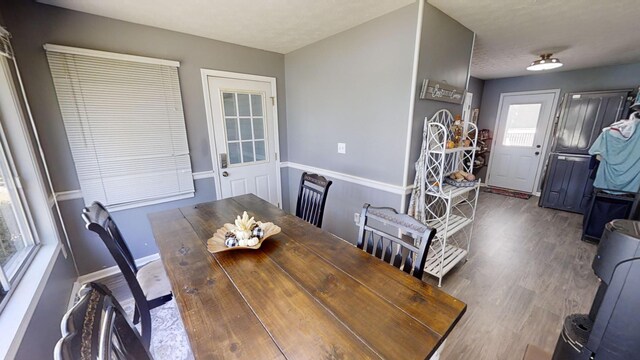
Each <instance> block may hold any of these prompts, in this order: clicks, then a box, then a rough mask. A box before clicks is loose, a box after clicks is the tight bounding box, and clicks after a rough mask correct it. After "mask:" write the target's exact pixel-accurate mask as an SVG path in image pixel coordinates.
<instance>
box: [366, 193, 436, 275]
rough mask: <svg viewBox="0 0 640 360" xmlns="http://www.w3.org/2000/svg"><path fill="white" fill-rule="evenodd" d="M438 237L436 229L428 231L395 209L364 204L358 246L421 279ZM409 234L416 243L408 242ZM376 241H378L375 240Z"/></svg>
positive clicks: (419, 223)
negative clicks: (430, 247)
mask: <svg viewBox="0 0 640 360" xmlns="http://www.w3.org/2000/svg"><path fill="white" fill-rule="evenodd" d="M373 222H375V223H376V225H375V226H374V224H373ZM387 228H393V230H394V231H398V232H399V233H401V234H404V235H403V236H402V237H399V236H395V235H392V234H390V231H388V230H386V229H387ZM435 234H436V230H435V229H431V228H429V227H428V226H426V225H425V224H423V223H421V222H420V221H418V220H416V219H414V218H412V217H410V216H409V215H406V214H399V213H398V212H397V211H396V210H394V209H392V208H383V207H373V206H370V205H369V204H365V205H364V207H363V208H362V212H361V214H360V223H359V231H358V240H357V242H356V246H357V247H358V248H360V249H363V250H364V251H366V252H368V253H369V254H371V255H374V256H375V257H377V258H379V259H381V260H383V261H384V262H386V263H389V264H391V265H393V266H395V267H397V268H399V269H402V270H403V271H404V272H406V273H408V274H412V275H413V276H415V277H417V278H418V279H422V274H423V273H424V266H425V262H426V259H427V253H428V250H429V246H430V245H431V241H432V240H433V238H434V236H435ZM407 235H408V236H409V237H410V238H411V239H412V241H413V243H410V242H407V240H406V237H407ZM376 239H378V241H375V240H376ZM385 246H386V247H385ZM394 248H395V251H394ZM383 249H384V251H383Z"/></svg>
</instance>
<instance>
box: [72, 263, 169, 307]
mask: <svg viewBox="0 0 640 360" xmlns="http://www.w3.org/2000/svg"><path fill="white" fill-rule="evenodd" d="M158 259H160V254H158V253H155V254H151V255H149V256H145V257H141V258H139V259H136V266H138V267H141V266H144V265H145V264H147V263H149V262H151V261H155V260H158ZM119 273H120V269H119V268H118V266H111V267H108V268H105V269H102V270H98V271H94V272H92V273H89V274H86V275H82V276H79V277H78V279H77V280H76V282H75V283H74V284H73V290H72V291H71V297H70V298H69V306H68V308H69V309H70V308H71V307H72V306H73V304H74V302H75V297H76V294H77V293H78V290H80V286H82V284H86V283H88V282H92V281H98V280H101V279H104V278H106V277H108V276H112V275H116V274H119Z"/></svg>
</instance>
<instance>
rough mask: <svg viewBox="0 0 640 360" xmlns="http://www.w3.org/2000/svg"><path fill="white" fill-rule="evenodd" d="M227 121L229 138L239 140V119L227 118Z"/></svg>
mask: <svg viewBox="0 0 640 360" xmlns="http://www.w3.org/2000/svg"><path fill="white" fill-rule="evenodd" d="M225 122H226V127H227V140H229V141H233V140H238V120H236V118H227V119H226V120H225Z"/></svg>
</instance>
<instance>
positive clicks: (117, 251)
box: [82, 201, 172, 347]
mask: <svg viewBox="0 0 640 360" xmlns="http://www.w3.org/2000/svg"><path fill="white" fill-rule="evenodd" d="M82 219H83V220H84V222H85V226H86V227H87V229H88V230H91V231H93V232H95V233H96V234H98V236H100V239H102V241H103V242H104V244H105V245H106V246H107V249H108V250H109V253H111V256H113V259H114V260H115V261H116V264H117V265H118V268H119V269H120V271H121V272H122V275H123V277H124V279H125V281H126V282H127V285H128V286H129V289H131V294H132V295H133V298H134V300H135V303H136V308H135V314H134V317H133V323H134V324H137V323H138V322H139V321H138V320H140V321H141V330H142V339H143V341H144V344H145V345H146V346H147V347H148V346H149V344H150V341H151V314H150V312H149V311H150V310H151V309H153V308H156V307H158V306H161V305H163V304H165V303H166V302H167V301H170V300H171V299H172V293H171V284H170V283H169V280H168V279H167V274H166V273H165V271H164V268H163V267H162V263H161V262H160V260H155V261H151V262H149V263H147V264H145V265H144V266H142V267H140V268H138V267H137V266H136V263H135V260H134V258H133V255H131V251H130V250H129V247H128V246H127V243H126V242H125V241H124V238H123V237H122V234H121V233H120V230H119V229H118V227H117V226H116V223H115V222H114V221H113V219H112V218H111V215H110V214H109V212H108V211H107V209H106V208H105V207H104V205H102V204H101V203H99V202H97V201H94V202H93V204H91V206H89V207H86V208H84V209H83V211H82Z"/></svg>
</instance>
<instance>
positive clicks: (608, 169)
mask: <svg viewBox="0 0 640 360" xmlns="http://www.w3.org/2000/svg"><path fill="white" fill-rule="evenodd" d="M617 133H618V132H616V131H614V130H612V129H609V130H605V131H603V132H602V133H601V134H600V136H598V138H597V139H596V141H595V142H594V143H593V145H592V146H591V148H590V149H589V154H591V155H600V157H601V158H602V159H601V163H600V167H599V168H598V172H597V174H596V180H595V181H594V183H593V186H595V187H597V188H601V189H608V190H616V191H624V192H630V193H636V192H638V191H640V131H639V130H638V127H637V126H634V128H633V132H632V133H630V134H629V137H628V138H624V137H620V136H619V135H616V134H617Z"/></svg>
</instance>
